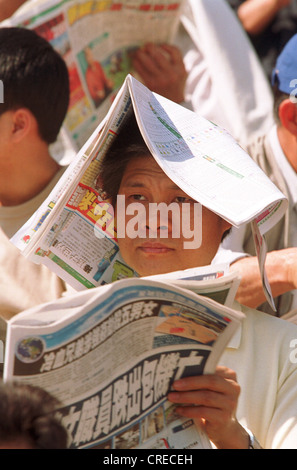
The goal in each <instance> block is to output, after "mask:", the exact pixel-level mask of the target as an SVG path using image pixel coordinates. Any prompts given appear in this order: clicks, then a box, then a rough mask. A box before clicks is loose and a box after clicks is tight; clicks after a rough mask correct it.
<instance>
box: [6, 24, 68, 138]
mask: <svg viewBox="0 0 297 470" xmlns="http://www.w3.org/2000/svg"><path fill="white" fill-rule="evenodd" d="M0 80H1V81H2V84H3V90H4V91H3V95H4V97H3V98H4V99H3V101H4V102H3V103H1V102H0V115H1V114H3V113H4V112H6V111H10V110H16V109H19V108H27V109H29V110H30V111H31V112H32V114H33V115H34V117H35V118H36V120H37V123H38V129H39V134H40V137H41V138H42V139H43V140H44V141H45V142H47V143H48V144H51V143H53V142H55V140H56V139H57V136H58V133H59V130H60V127H61V126H62V123H63V120H64V118H65V115H66V112H67V109H68V105H69V75H68V70H67V67H66V64H65V61H64V60H63V58H62V57H61V55H60V54H59V53H58V52H57V51H56V50H55V49H54V48H53V47H52V46H51V44H50V43H49V42H48V41H47V40H46V39H44V38H42V37H40V36H38V35H37V34H36V33H35V32H34V31H31V30H29V29H26V28H21V27H7V28H6V27H3V28H0Z"/></svg>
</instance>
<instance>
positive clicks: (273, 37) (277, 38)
mask: <svg viewBox="0 0 297 470" xmlns="http://www.w3.org/2000/svg"><path fill="white" fill-rule="evenodd" d="M226 1H227V3H229V5H230V6H231V7H232V8H233V9H234V10H235V11H237V9H238V7H239V6H240V5H241V4H242V3H244V1H245V0H226ZM296 33H297V0H293V1H292V3H291V4H290V5H288V6H287V7H285V8H283V9H282V10H280V11H279V12H278V13H277V15H276V17H275V18H274V19H273V20H272V22H271V23H270V24H269V25H268V26H267V28H266V29H265V30H264V31H263V32H262V33H259V34H257V35H248V36H249V38H250V40H251V42H252V44H253V46H254V48H255V50H256V52H257V53H258V56H259V57H260V60H261V63H262V65H263V67H264V70H265V73H266V75H267V77H268V79H269V81H270V79H271V73H272V70H273V68H274V66H275V63H276V59H277V57H278V56H279V54H280V52H281V51H282V49H283V48H284V46H285V44H286V43H287V42H288V41H289V39H290V38H291V37H292V36H294V34H296Z"/></svg>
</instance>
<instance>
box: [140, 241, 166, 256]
mask: <svg viewBox="0 0 297 470" xmlns="http://www.w3.org/2000/svg"><path fill="white" fill-rule="evenodd" d="M138 248H139V249H140V250H141V251H142V252H143V253H152V254H163V253H168V252H170V251H173V248H170V247H168V246H166V245H163V244H162V243H158V242H155V243H154V242H146V243H143V244H142V245H140V246H139V247H138Z"/></svg>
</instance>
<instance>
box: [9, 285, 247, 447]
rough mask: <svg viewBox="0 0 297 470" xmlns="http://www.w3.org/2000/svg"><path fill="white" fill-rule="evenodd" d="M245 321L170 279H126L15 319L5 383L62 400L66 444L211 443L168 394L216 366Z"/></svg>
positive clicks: (190, 445)
mask: <svg viewBox="0 0 297 470" xmlns="http://www.w3.org/2000/svg"><path fill="white" fill-rule="evenodd" d="M243 318H244V315H243V314H242V313H241V312H237V311H235V310H232V309H230V308H228V307H226V306H223V305H221V304H219V303H218V302H215V301H213V300H211V299H207V298H206V297H204V296H203V297H202V296H199V295H197V294H195V293H192V292H190V291H189V290H186V289H182V288H180V287H176V286H173V285H172V286H170V285H168V283H164V282H158V281H155V280H148V279H146V280H145V279H136V278H135V279H124V280H121V281H118V282H115V283H112V284H109V285H106V286H101V287H99V288H95V289H89V290H85V291H84V292H80V293H76V294H74V295H73V296H71V297H65V298H62V299H59V300H58V301H56V302H52V303H48V304H44V305H41V306H38V307H34V308H32V309H30V310H28V311H26V312H23V313H20V314H18V315H16V316H15V317H13V318H11V319H10V320H9V321H8V322H7V339H6V341H7V342H6V350H5V366H4V380H5V381H9V380H18V381H24V382H29V383H32V384H34V385H37V386H41V387H43V388H45V389H47V390H48V391H50V392H51V393H52V394H54V395H55V396H56V397H57V398H59V399H60V401H61V403H62V407H61V409H60V410H59V411H58V412H59V414H60V416H61V418H62V422H63V424H64V425H65V426H66V428H67V429H68V431H69V434H70V448H89V447H92V448H100V449H129V448H143V449H145V448H147V449H162V448H163V449H165V448H167V449H168V448H172V449H182V448H184V449H194V448H196V449H197V448H198V449H205V448H206V449H207V448H210V447H211V444H210V442H209V440H208V437H207V435H206V434H205V433H204V432H203V431H202V430H198V429H197V428H196V426H195V425H194V422H193V420H192V419H189V418H182V417H180V416H178V415H177V413H176V412H175V406H174V404H173V403H170V402H169V401H168V400H167V395H168V392H169V391H170V390H171V386H172V383H173V382H174V381H175V380H177V379H179V378H182V377H186V376H193V375H200V374H208V373H214V371H215V368H216V365H217V363H218V360H219V358H220V355H221V353H222V352H223V350H224V349H225V347H226V345H227V344H228V342H229V340H230V338H231V337H232V335H233V334H234V333H235V331H236V330H237V328H238V327H239V326H240V323H241V321H242V319H243Z"/></svg>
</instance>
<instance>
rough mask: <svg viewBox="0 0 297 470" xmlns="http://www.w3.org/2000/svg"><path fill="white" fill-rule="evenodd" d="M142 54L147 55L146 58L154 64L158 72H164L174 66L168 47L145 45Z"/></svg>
mask: <svg viewBox="0 0 297 470" xmlns="http://www.w3.org/2000/svg"><path fill="white" fill-rule="evenodd" d="M143 52H144V53H145V54H147V58H149V59H150V60H151V61H152V63H154V64H155V67H157V68H158V70H159V71H160V70H162V71H163V72H164V71H166V70H168V69H169V68H171V67H172V66H173V65H174V63H173V62H172V51H171V48H170V47H168V48H166V47H163V46H159V45H156V44H146V45H145V47H144V49H143Z"/></svg>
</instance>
